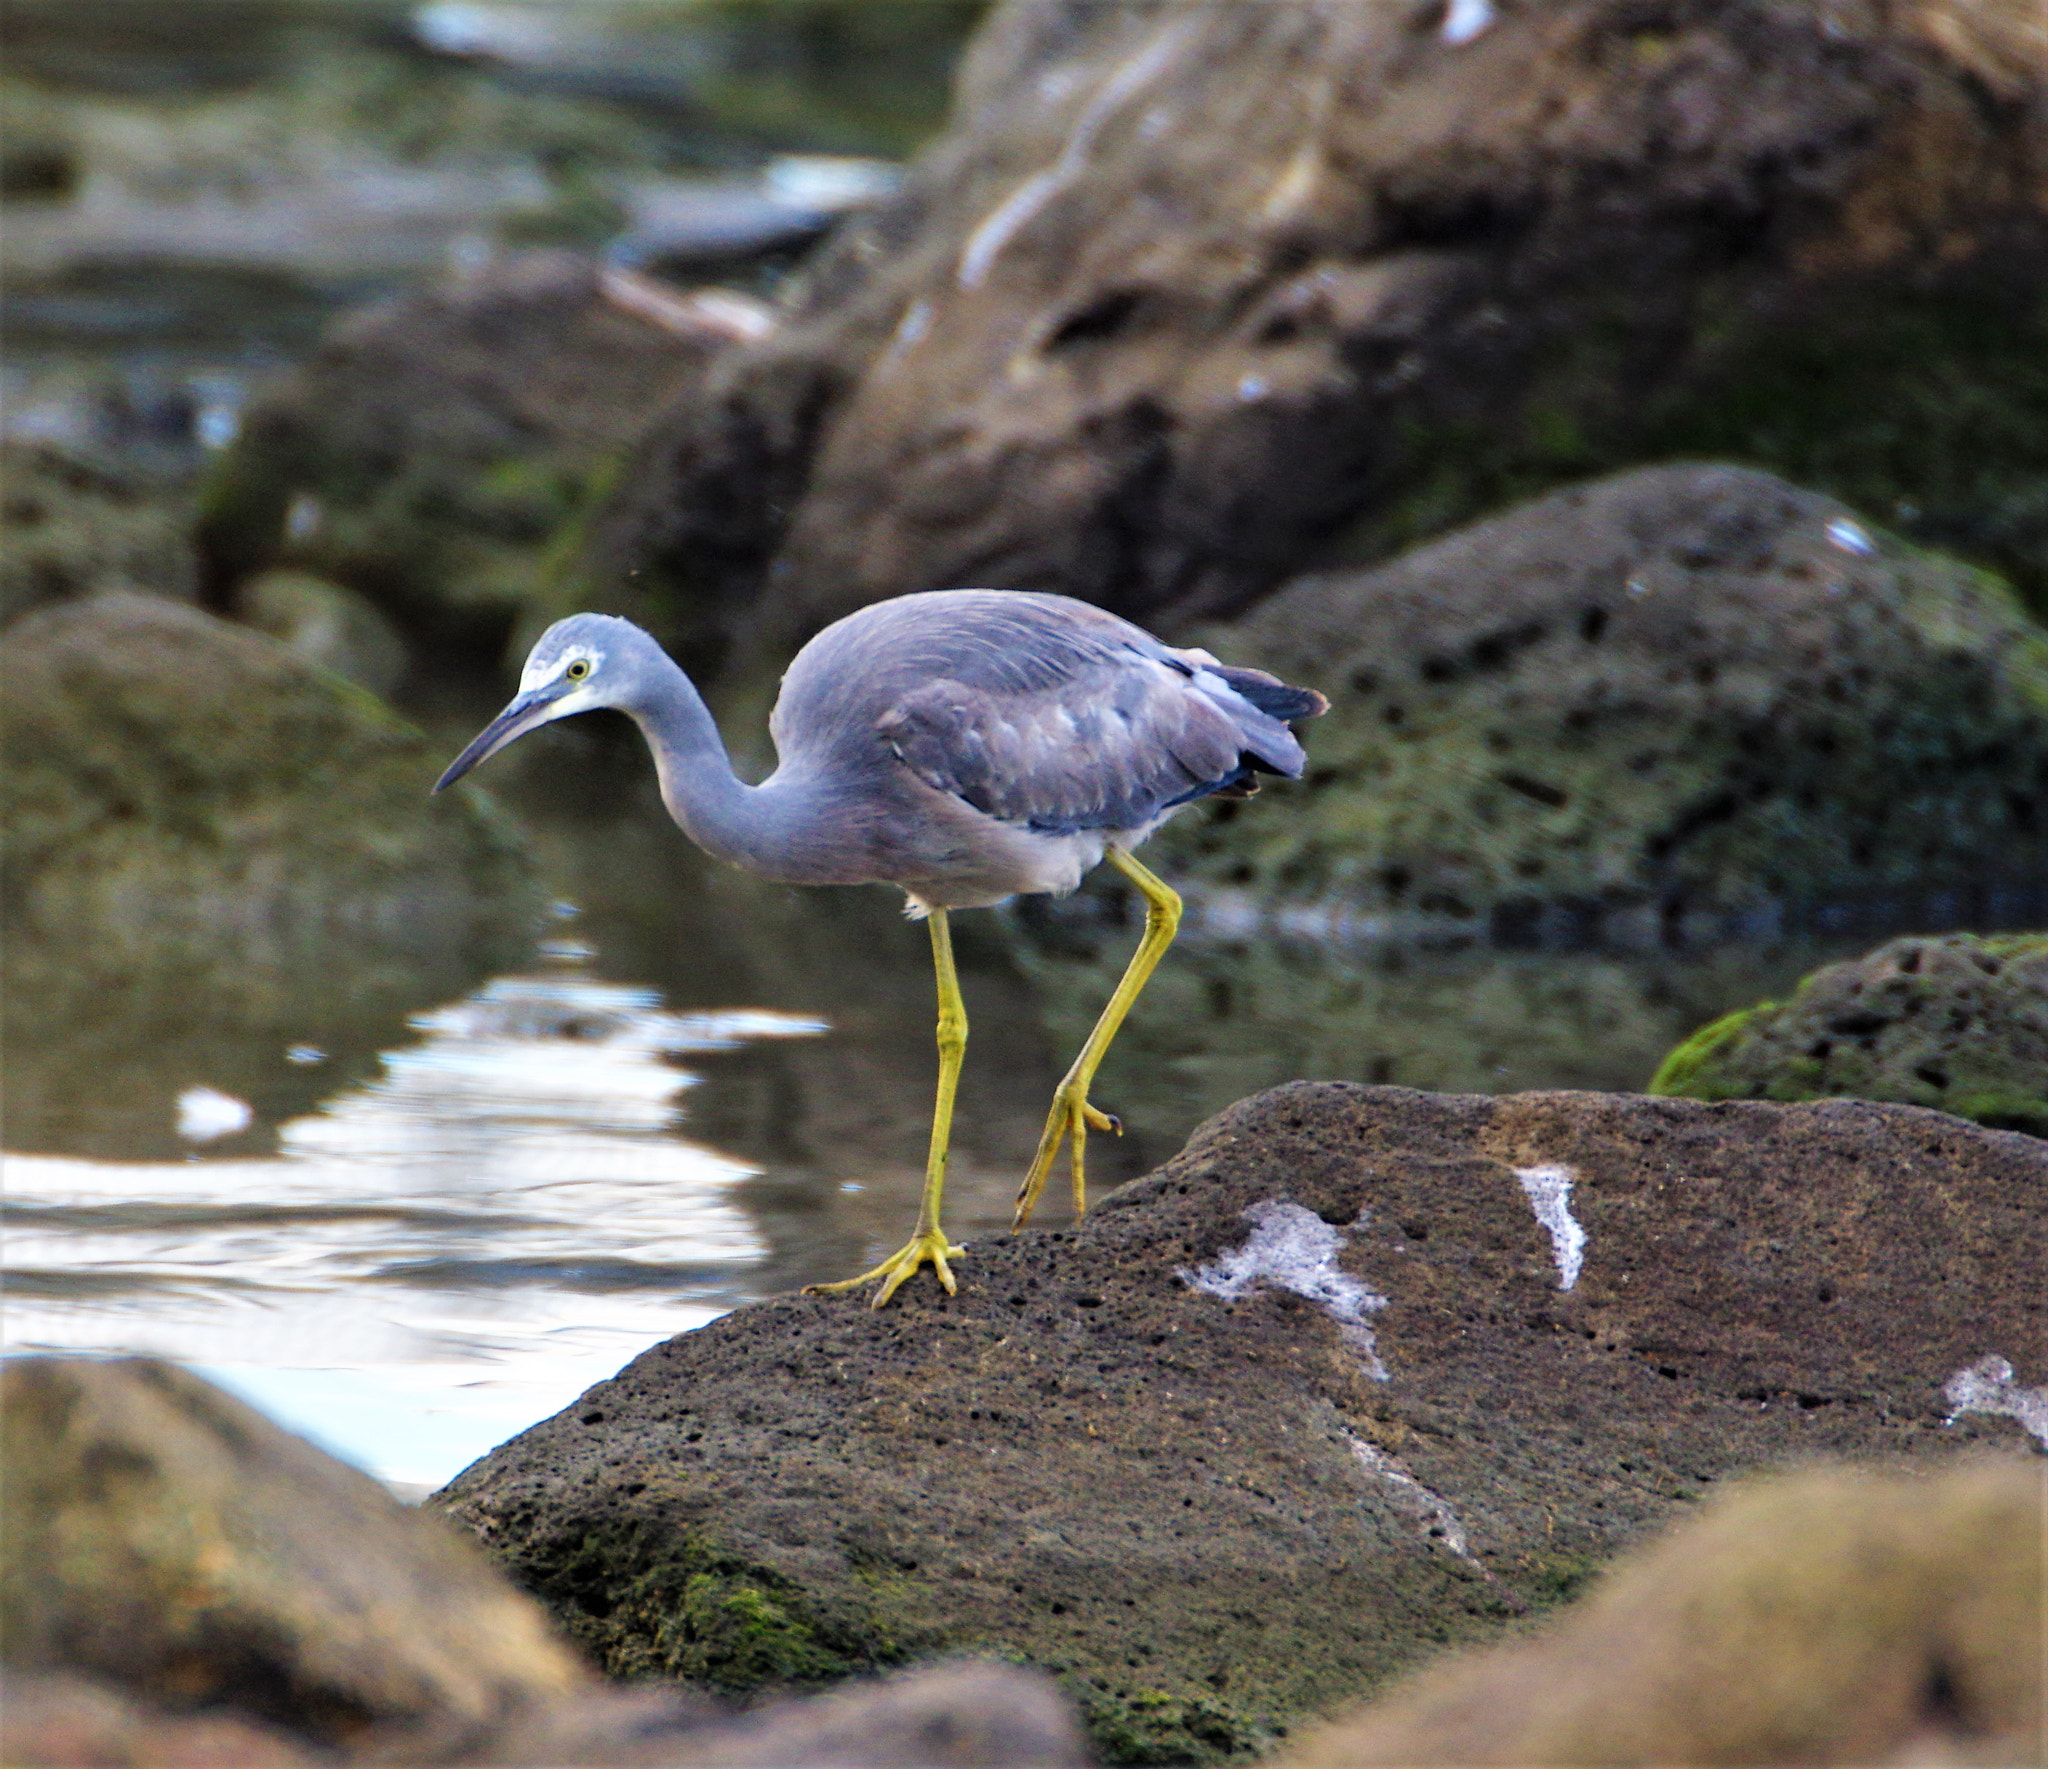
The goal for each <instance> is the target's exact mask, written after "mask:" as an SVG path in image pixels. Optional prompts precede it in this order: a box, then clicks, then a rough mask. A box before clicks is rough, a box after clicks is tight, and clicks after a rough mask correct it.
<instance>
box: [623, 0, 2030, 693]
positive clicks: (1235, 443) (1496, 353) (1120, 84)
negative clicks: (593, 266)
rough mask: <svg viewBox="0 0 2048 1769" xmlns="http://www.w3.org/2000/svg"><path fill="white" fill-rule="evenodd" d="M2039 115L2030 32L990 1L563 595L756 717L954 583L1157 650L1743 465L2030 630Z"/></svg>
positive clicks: (1817, 8)
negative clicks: (911, 129) (1950, 553)
mask: <svg viewBox="0 0 2048 1769" xmlns="http://www.w3.org/2000/svg"><path fill="white" fill-rule="evenodd" d="M2044 91H2048V60H2044V58H2043V56H2042V54H2041V51H2040V47H2039V36H2038V22H2037V19H2036V17H2035V13H2034V10H2033V9H2032V8H2031V7H2029V6H2028V5H2027V4H2025V0H1991V3H1984V4H1977V3H1974V0H1935V3H1930V4H1928V5H1924V6H1916V7H1913V8H1910V9H1880V8H1876V7H1857V8H1848V9H1845V8H1842V7H1839V6H1833V5H1827V4H1822V3H1821V0H1740V3H1738V4H1728V5H1720V6H1692V7H1686V8H1680V9H1677V10H1672V9H1669V8H1666V9H1662V10H1656V11H1647V12H1646V11H1645V10H1644V9H1643V8H1642V7H1641V6H1639V5H1636V4H1634V3H1633V0H1558V3H1552V4H1546V5H1544V6H1541V7H1515V6H1505V5H1503V6H1498V7H1495V6H1484V7H1482V6H1470V7H1466V6H1452V7H1436V8H1432V7H1426V6H1416V7H1390V6H1338V7H1328V8H1324V7H1314V6H1298V5H1241V6H1167V7H1160V6H1155V5H1150V4H1138V3H1135V0H1133V3H1131V4H1096V3H1095V0H1010V3H1008V4H1005V5H1001V6H998V7H996V8H994V9H993V10H992V11H991V13H990V14H989V16H988V18H987V20H986V21H985V22H984V24H983V26H982V28H981V30H980V32H979V33H978V35H977V36H976V38H975V40H974V42H973V43H972V44H971V46H970V48H969V50H968V53H967V56H966V58H965V60H964V61H963V63H962V67H961V72H960V76H959V82H958V96H957V101H956V106H955V114H954V118H953V122H952V125H951V127H950V129H949V130H948V132H947V134H946V135H945V136H944V137H943V138H942V139H941V140H940V141H939V142H938V143H936V144H935V145H934V146H933V147H932V148H931V149H930V150H929V151H928V152H927V153H926V154H925V155H924V157H923V158H922V160H921V161H920V163H919V164H918V166H917V167H916V168H915V169H914V171H913V174H912V177H911V179H910V181H909V184H908V186H907V187H906V189H905V191H904V193H903V194H902V196H901V197H900V198H899V199H898V200H896V201H895V202H893V203H891V204H888V205H885V206H884V207H883V208H881V209H880V210H878V211H877V212H875V213H874V214H872V215H871V216H868V217H865V218H863V219H861V220H859V221H856V222H855V223H853V224H851V225H850V226H849V227H847V228H846V229H844V230H843V231H842V232H841V234H840V235H839V236H838V237H837V238H836V239H835V240H834V241H833V242H832V243H831V244H830V245H829V246H828V247H827V248H826V249H825V250H824V251H823V252H822V253H821V254H820V255H819V256H818V257H817V258H816V259H814V260H813V261H812V262H811V263H810V264H809V265H808V266H807V267H806V270H805V273H804V276H803V277H802V278H801V279H800V283H799V285H798V287H797V288H796V289H795V290H793V291H792V293H791V295H790V297H789V300H788V302H787V312H786V318H785V323H784V324H783V325H782V326H781V327H779V328H778V332H777V335H776V336H775V337H774V338H771V339H769V340H767V341H766V342H765V343H763V344H762V345H760V346H758V347H756V348H754V349H752V350H749V351H747V352H744V353H742V354H741V355H740V356H737V357H735V358H734V359H733V360H732V361H730V362H729V363H727V364H723V365H721V366H720V368H719V369H718V371H717V372H716V373H714V375H713V376H711V377H710V378H709V380H708V381H707V385H706V388H705V391H704V393H703V394H702V395H701V396H700V397H694V398H692V399H691V400H690V401H688V402H686V405H685V407H684V408H681V409H679V410H678V411H677V412H676V413H675V414H674V418H673V424H672V425H671V426H670V427H668V428H667V429H666V430H665V435H664V440H663V443H662V446H661V447H659V448H656V449H650V450H649V451H648V452H647V453H646V454H644V455H643V456H641V457H640V458H638V460H637V461H636V463H635V465H634V467H633V469H632V470H631V475H630V482H629V483H627V484H625V485H624V486H623V487H622V493H621V497H620V500H619V502H618V503H617V504H616V505H615V506H614V507H613V508H612V509H611V511H609V512H608V514H607V516H606V518H605V519H604V520H603V521H601V522H599V523H597V524H596V525H595V526H594V528H593V531H592V534H593V542H592V546H591V548H590V550H589V552H588V554H587V555H586V568H587V571H588V575H589V580H590V590H589V593H590V594H591V595H592V596H593V598H596V599H598V600H602V601H605V603H606V605H607V606H610V605H612V604H611V601H610V600H609V598H617V605H618V607H619V611H620V612H627V613H631V612H634V609H635V608H636V607H640V606H643V605H644V606H646V607H649V608H651V609H652V610H653V611H654V612H655V613H656V614H657V615H670V614H673V616H674V618H676V620H677V622H678V626H677V629H676V631H675V632H674V633H671V632H668V631H663V632H662V637H663V638H664V639H665V640H668V639H672V638H673V639H676V640H677V641H678V642H682V643H685V644H689V645H691V646H693V647H699V648H700V649H699V655H700V657H701V656H715V655H716V653H717V643H716V642H715V640H707V639H705V638H704V637H703V635H701V634H700V633H699V632H698V631H697V630H696V623H698V622H700V621H709V622H710V623H711V624H713V625H714V626H723V627H724V628H725V629H727V636H728V637H729V638H734V639H736V642H737V643H738V646H739V651H740V657H741V659H742V663H743V666H744V667H746V668H747V671H748V673H749V674H751V668H752V663H753V660H754V657H755V654H756V651H757V650H758V652H759V654H760V656H761V659H762V661H764V662H766V663H771V664H779V663H780V662H781V661H782V660H783V659H784V658H786V657H787V655H788V654H789V652H790V650H791V649H793V647H794V645H795V644H796V643H797V642H799V641H800V640H801V639H802V638H804V637H805V636H807V634H808V633H809V632H811V631H814V630H815V629H816V628H817V627H819V626H820V625H822V624H824V623H825V622H826V621H828V620H831V619H834V618H836V617H838V616H840V615H843V614H845V613H847V612H848V611H849V610H850V609H852V608H854V607H856V606H858V605H860V604H862V603H865V602H869V601H873V600H876V599H878V598H881V597H884V596H889V595H896V594H900V593H903V592H905V591H911V590H922V589H934V588H943V587H949V586H956V585H961V584H975V583H980V584H994V585H997V586H1000V587H1003V588H1007V589H1019V590H1053V591H1060V592H1063V593H1065V594H1069V595H1075V596H1081V597H1085V598H1088V599H1091V600H1096V601H1100V602H1102V603H1103V604H1104V605H1105V606H1108V607H1111V608H1113V609H1115V610H1116V611H1117V612H1118V613H1121V614H1124V615H1127V616H1130V617H1132V618H1134V619H1138V620H1140V621H1142V622H1145V623H1148V624H1156V625H1164V626H1166V627H1168V628H1169V629H1179V628H1183V627H1185V626H1186V625H1187V624H1188V623H1189V622H1190V621H1193V620H1196V619H1201V618H1217V617H1227V616H1229V615H1230V614H1233V613H1235V612H1237V611H1239V610H1241V609H1243V608H1245V607H1247V606H1249V605H1251V604H1252V603H1254V602H1255V601H1256V600H1257V599H1259V598H1260V597H1261V596H1263V595H1264V594H1265V593H1266V592H1267V591H1269V590H1270V589H1271V588H1272V587H1273V586H1274V585H1275V584H1278V583H1281V582H1284V581H1285V580H1286V579H1287V578H1288V577H1289V576H1291V575H1293V574H1294V573H1296V572H1298V571H1301V570H1303V569H1305V568H1306V567H1308V566H1309V565H1310V564H1312V563H1314V562H1316V561H1319V560H1328V559H1329V558H1331V557H1332V556H1333V554H1334V555H1336V556H1341V557H1344V558H1348V559H1352V560H1359V561H1364V560H1369V559H1377V558H1383V557H1386V556H1387V555H1389V554H1390V553H1392V552H1394V551H1395V550H1397V549H1398V548H1400V547H1402V546H1405V545H1408V544H1410V543H1412V542H1413V541H1415V540H1418V539H1421V538H1425V537H1427V536H1429V535H1432V534H1436V533H1440V532H1443V531H1444V530H1445V529H1447V528H1449V527H1451V526H1452V525H1454V524H1456V523H1458V522H1460V521H1463V520H1467V519H1470V518H1471V517H1473V516H1476V515H1478V514H1480V513H1481V512H1483V511H1486V510H1488V509H1494V508H1499V507H1501V506H1503V505H1504V504H1506V503H1508V502H1509V501H1511V500H1512V499H1513V498H1515V497H1516V496H1518V495H1525V494H1527V493H1529V492H1532V491H1536V490H1540V489H1543V488H1545V487H1547V486H1551V485H1555V484H1558V483H1561V482H1563V481H1567V480H1571V479H1576V478H1582V477H1585V476H1587V475H1589V474H1594V473H1599V472H1603V471H1608V470H1611V469H1613V468H1616V467H1619V466H1622V465H1625V464H1627V463H1629V462H1632V461H1643V460H1655V459H1671V458H1674V457H1682V456H1687V455H1691V456H1695V457H1696V456H1699V455H1703V454H1714V455H1721V454H1733V455H1736V456H1737V457H1738V458H1742V459H1745V460H1748V461H1752V462H1755V463H1757V464H1760V465H1767V466H1770V467H1772V468H1774V469H1776V470H1779V471H1782V472H1785V473H1787V474H1788V475H1789V476H1791V477H1794V478H1796V479H1799V480H1800V481H1801V482H1803V483H1812V484H1816V485H1819V486H1822V487H1823V488H1825V489H1827V490H1829V491H1831V492H1833V493H1834V494H1835V495H1838V496H1843V497H1846V498H1849V499H1852V500H1854V501H1858V502H1859V503H1861V504H1862V505H1864V506H1865V507H1868V508H1872V509H1876V510H1881V511H1883V512H1884V513H1885V515H1886V517H1887V518H1888V519H1895V520H1898V521H1901V522H1904V523H1907V524H1908V527H1909V532H1911V533H1913V534H1914V535H1915V536H1916V538H1918V539H1920V540H1922V541H1923V542H1929V543H1939V544H1944V545H1950V546H1954V547H1956V548H1958V550H1961V551H1964V552H1966V553H1968V554H1969V555H1970V556H1972V557H1975V558H1979V559H1982V560H1985V561H1987V562H1989V563H1991V564H1993V565H1994V566H1995V567H1996V568H1997V569H1999V570H2001V571H2003V572H2005V573H2006V574H2007V575H2009V576H2011V577H2013V578H2014V579H2015V581H2018V582H2021V583H2022V584H2023V586H2024V587H2025V588H2026V592H2027V593H2028V594H2029V595H2040V596H2048V503H2044V500H2043V498H2042V495H2041V485H2042V478H2043V473H2044V471H2048V422H2044V417H2043V413H2044V411H2048V379H2044V374H2048V371H2044V367H2043V365H2044V363H2048V310H2044V308H2043V306H2042V303H2041V302H2040V301H2039V299H2038V289H2039V287H2040V284H2041V282H2042V280H2043V276H2044V274H2048V200H2044V193H2048V178H2044V176H2043V171H2044V167H2048V135H2044V134H2043V132H2042V130H2041V129H2040V127H2039V124H2038V117H2039V115H2040V107H2041V105H2042V103H2043V94H2044ZM1276 94H1284V95H1286V97H1287V102H1276V101H1275V95H1276Z"/></svg>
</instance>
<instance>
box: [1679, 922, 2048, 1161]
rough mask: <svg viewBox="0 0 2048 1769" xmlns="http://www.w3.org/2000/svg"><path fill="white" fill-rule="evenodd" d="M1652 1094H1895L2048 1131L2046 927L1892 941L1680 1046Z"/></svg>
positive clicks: (2002, 1125)
mask: <svg viewBox="0 0 2048 1769" xmlns="http://www.w3.org/2000/svg"><path fill="white" fill-rule="evenodd" d="M1650 1091H1651V1092H1652V1093H1661V1094H1672V1095H1682V1096H1684V1097H1686V1098H1689V1099H1783V1100H1791V1099H1828V1098H1833V1097H1837V1096H1840V1095H1845V1094H1846V1095H1851V1096H1853V1097H1855V1098H1857V1099H1889V1100H1900V1101H1903V1102H1905V1103H1906V1104H1908V1105H1915V1106H1934V1107H1937V1108H1938V1109H1940V1110H1942V1111H1944V1112H1954V1113H1956V1114H1957V1115H1958V1116H1959V1117H1964V1118H1974V1119H1976V1120H1977V1121H1978V1122H1979V1123H1980V1124H1990V1125H1993V1126H1996V1127H1997V1128H1999V1129H2002V1130H2024V1131H2029V1132H2031V1133H2032V1134H2033V1135H2035V1136H2048V934H1993V935H1989V936H1979V935H1976V934H1945V935H1942V936H1941V937H1939V938H1935V939H1903V940H1892V941H1889V942H1887V943H1886V944H1885V945H1882V946H1880V947H1878V949H1877V950H1876V951H1875V952H1871V953H1868V954H1866V955H1865V956H1864V957H1862V958H1857V959H1850V960H1847V961H1845V962H1843V963H1841V964H1831V965H1828V966H1827V967H1826V968H1825V969H1822V970H1818V971H1816V972H1814V974H1813V975H1812V976H1810V977H1808V978H1806V979H1805V980H1804V981H1803V982H1801V983H1800V985H1799V987H1798V989H1797V991H1796V992H1795V993H1794V994H1793V995H1792V997H1791V999H1790V1000H1788V1001H1783V1002H1778V1001H1764V1002H1759V1003H1758V1004H1757V1005H1755V1006H1754V1007H1745V1008H1738V1009H1736V1011H1735V1012H1733V1013H1730V1014H1724V1015H1722V1016H1721V1017H1720V1018H1719V1019H1717V1020H1715V1021H1714V1022H1713V1023H1712V1024H1710V1025H1707V1026H1703V1027H1701V1028H1700V1029H1699V1030H1698V1031H1697V1032H1695V1033H1694V1034H1693V1035H1692V1036H1691V1037H1690V1038H1688V1039H1687V1040H1686V1041H1685V1042H1684V1043H1683V1044H1681V1045H1679V1047H1678V1048H1677V1049H1676V1050H1674V1051H1672V1052H1671V1054H1670V1055H1669V1056H1668V1057H1666V1058H1665V1059H1664V1061H1663V1063H1662V1064H1661V1065H1660V1066H1659V1068H1658V1070H1657V1073H1656V1076H1655V1078H1654V1079H1653V1080H1652V1081H1651V1082H1650Z"/></svg>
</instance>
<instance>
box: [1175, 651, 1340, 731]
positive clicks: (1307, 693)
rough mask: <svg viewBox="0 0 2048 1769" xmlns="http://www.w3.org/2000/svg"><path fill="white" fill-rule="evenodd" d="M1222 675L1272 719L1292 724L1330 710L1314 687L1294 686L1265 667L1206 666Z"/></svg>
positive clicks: (1222, 664)
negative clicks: (1250, 668)
mask: <svg viewBox="0 0 2048 1769" xmlns="http://www.w3.org/2000/svg"><path fill="white" fill-rule="evenodd" d="M1206 667H1207V668H1209V669H1211V670H1213V671H1214V672H1215V673H1216V674H1217V675H1219V676H1221V677H1222V678H1223V679H1224V680H1225V681H1226V682H1228V683H1229V684H1230V685H1231V687H1233V688H1235V689H1236V690H1237V691H1238V693H1240V694H1242V695H1243V696H1244V697H1245V699H1247V700H1249V701H1250V702H1251V703H1252V705H1254V706H1255V707H1257V708H1258V709H1259V711H1260V712H1262V713H1264V714H1266V715H1267V716H1268V717H1269V718H1275V719H1278V720H1280V722H1281V723H1282V724H1292V723H1293V722H1294V721H1295V720H1296V719H1312V718H1315V717H1316V716H1317V715H1318V714H1320V713H1326V712H1328V711H1329V710H1330V703H1329V701H1327V700H1326V699H1324V698H1323V696H1322V695H1320V694H1318V693H1317V692H1316V691H1315V690H1314V689H1313V688H1290V687H1289V686H1288V685H1287V684H1286V683H1285V682H1283V681H1281V680H1280V678H1279V677H1278V676H1269V675H1267V674H1266V672H1265V671H1264V670H1248V669H1238V668H1235V667H1233V666H1232V665H1230V664H1227V663H1212V664H1209V665H1207V666H1206Z"/></svg>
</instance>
